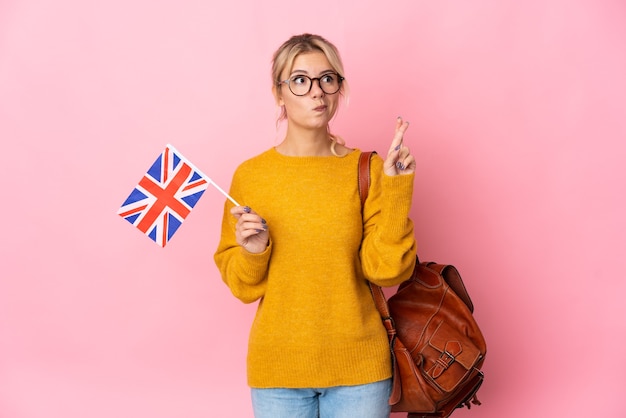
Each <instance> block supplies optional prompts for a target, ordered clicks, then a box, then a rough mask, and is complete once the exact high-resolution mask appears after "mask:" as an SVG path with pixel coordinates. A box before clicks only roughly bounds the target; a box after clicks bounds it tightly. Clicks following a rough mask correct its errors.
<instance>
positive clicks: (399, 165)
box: [396, 161, 404, 170]
mask: <svg viewBox="0 0 626 418" xmlns="http://www.w3.org/2000/svg"><path fill="white" fill-rule="evenodd" d="M396 167H398V168H399V169H400V170H404V164H402V163H401V162H400V161H398V162H397V163H396Z"/></svg>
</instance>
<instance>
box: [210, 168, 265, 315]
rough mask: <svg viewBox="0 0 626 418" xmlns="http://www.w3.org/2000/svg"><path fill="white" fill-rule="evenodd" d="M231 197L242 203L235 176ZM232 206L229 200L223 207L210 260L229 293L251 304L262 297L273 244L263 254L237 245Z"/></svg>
mask: <svg viewBox="0 0 626 418" xmlns="http://www.w3.org/2000/svg"><path fill="white" fill-rule="evenodd" d="M230 195H231V196H233V197H234V198H235V199H240V200H238V201H239V202H243V201H245V200H243V199H242V195H241V191H240V189H239V183H238V181H237V173H235V176H234V177H233V182H232V186H231V189H230ZM233 206H234V205H233V204H232V203H231V202H230V201H228V200H227V201H226V203H225V204H224V214H223V217H222V232H221V236H220V242H219V244H218V247H217V250H216V252H215V255H214V257H213V258H214V260H215V264H216V265H217V268H218V269H219V271H220V274H221V275H222V280H223V281H224V283H226V285H227V286H228V287H229V288H230V291H231V292H232V294H233V295H234V296H235V297H236V298H238V299H240V300H241V301H242V302H244V303H252V302H254V301H256V300H258V299H260V298H261V297H263V295H264V294H265V289H266V285H267V271H268V264H269V259H270V254H271V251H272V245H271V242H270V245H269V246H268V247H267V248H266V249H265V251H263V252H262V253H258V254H253V253H250V252H248V251H247V250H246V249H245V248H243V247H241V246H240V245H239V244H237V241H236V238H235V224H236V220H235V218H234V216H233V215H232V214H231V213H230V209H231V208H232V207H233Z"/></svg>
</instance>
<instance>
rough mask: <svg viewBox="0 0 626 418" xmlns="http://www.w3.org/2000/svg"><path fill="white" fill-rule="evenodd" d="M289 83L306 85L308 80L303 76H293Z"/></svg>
mask: <svg viewBox="0 0 626 418" xmlns="http://www.w3.org/2000/svg"><path fill="white" fill-rule="evenodd" d="M289 82H290V83H293V84H307V83H308V79H307V78H306V77H305V76H303V75H295V76H293V77H291V80H290V81H289Z"/></svg>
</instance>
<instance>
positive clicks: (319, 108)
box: [313, 105, 328, 112]
mask: <svg viewBox="0 0 626 418" xmlns="http://www.w3.org/2000/svg"><path fill="white" fill-rule="evenodd" d="M326 109H328V106H326V105H320V106H317V107H316V108H315V109H313V110H315V111H316V112H324V111H325V110H326Z"/></svg>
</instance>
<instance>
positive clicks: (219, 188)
mask: <svg viewBox="0 0 626 418" xmlns="http://www.w3.org/2000/svg"><path fill="white" fill-rule="evenodd" d="M167 147H168V148H169V149H171V150H172V151H174V152H175V153H177V154H178V155H180V156H182V155H183V154H181V153H180V152H179V151H178V150H177V149H176V148H174V146H173V145H172V144H167ZM183 158H185V157H183ZM185 162H186V163H187V164H189V166H191V168H193V169H194V170H195V171H197V172H199V173H200V174H202V177H204V178H206V179H207V180H209V184H212V185H213V186H215V188H216V189H217V190H219V191H220V193H222V194H223V195H224V196H226V198H227V199H228V200H230V201H231V202H233V204H234V205H235V206H240V205H239V203H237V201H236V200H235V199H233V198H232V197H230V195H229V194H228V193H226V192H225V191H224V190H222V188H221V187H220V186H218V185H217V184H215V182H214V181H213V180H211V177H209V176H207V175H206V174H204V173H203V172H202V170H200V169H199V168H198V167H196V166H195V165H193V164H192V163H191V161H189V160H188V159H187V158H185Z"/></svg>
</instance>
